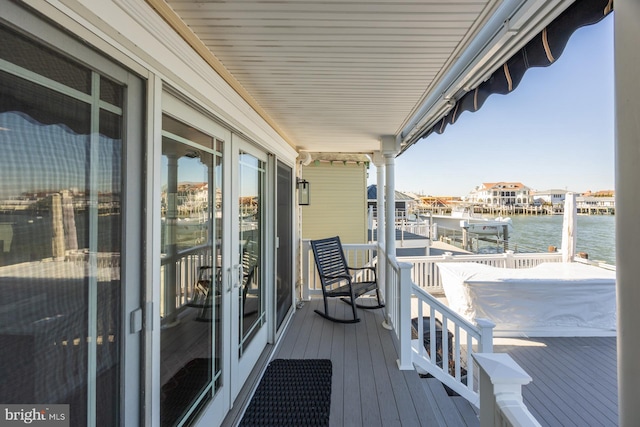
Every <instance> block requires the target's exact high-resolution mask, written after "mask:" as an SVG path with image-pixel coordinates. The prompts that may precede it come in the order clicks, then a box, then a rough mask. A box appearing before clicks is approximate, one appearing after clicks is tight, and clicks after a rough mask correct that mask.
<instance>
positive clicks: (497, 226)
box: [420, 205, 513, 236]
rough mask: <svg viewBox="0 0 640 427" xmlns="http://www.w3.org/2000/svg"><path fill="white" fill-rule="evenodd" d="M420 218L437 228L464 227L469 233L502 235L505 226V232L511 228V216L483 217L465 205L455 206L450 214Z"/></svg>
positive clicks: (422, 216) (457, 228) (451, 228)
mask: <svg viewBox="0 0 640 427" xmlns="http://www.w3.org/2000/svg"><path fill="white" fill-rule="evenodd" d="M420 218H421V219H422V220H427V221H429V222H430V223H431V224H437V226H438V228H446V229H450V230H462V229H466V230H467V231H469V232H470V233H475V234H481V235H491V236H502V235H504V232H505V226H506V231H507V233H510V232H511V231H512V229H513V225H512V221H511V218H509V217H497V218H494V219H490V218H484V217H482V216H480V215H478V214H475V213H474V212H473V209H472V207H471V206H467V205H459V206H455V207H454V208H453V209H452V211H451V214H450V215H433V214H431V215H420Z"/></svg>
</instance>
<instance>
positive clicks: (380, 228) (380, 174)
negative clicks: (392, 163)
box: [371, 151, 389, 312]
mask: <svg viewBox="0 0 640 427" xmlns="http://www.w3.org/2000/svg"><path fill="white" fill-rule="evenodd" d="M373 164H374V165H375V166H376V212H377V214H376V215H377V216H378V218H377V220H376V241H377V244H378V282H380V281H381V280H384V282H383V283H378V286H379V287H380V289H382V292H384V300H385V301H386V300H387V295H389V294H388V293H387V288H386V286H383V285H384V284H386V283H388V280H386V279H387V276H386V271H387V269H386V262H384V259H382V257H381V256H380V254H384V253H386V245H385V233H386V231H385V230H386V229H385V220H384V218H385V212H384V209H385V208H384V176H385V170H384V156H383V155H382V153H381V152H380V151H377V152H375V153H373ZM371 232H372V233H373V230H372V231H371ZM385 312H386V309H385Z"/></svg>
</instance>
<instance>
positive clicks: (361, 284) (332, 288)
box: [311, 236, 384, 323]
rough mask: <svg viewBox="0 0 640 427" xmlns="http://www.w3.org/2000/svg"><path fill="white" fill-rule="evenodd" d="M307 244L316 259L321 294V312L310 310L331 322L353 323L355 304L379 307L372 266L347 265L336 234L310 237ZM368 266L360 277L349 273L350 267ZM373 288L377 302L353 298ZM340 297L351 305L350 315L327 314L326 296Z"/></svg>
mask: <svg viewBox="0 0 640 427" xmlns="http://www.w3.org/2000/svg"><path fill="white" fill-rule="evenodd" d="M311 248H312V249H313V256H314V258H315V260H316V266H317V268H318V275H319V276H320V283H321V284H322V297H323V299H324V313H323V312H321V311H319V310H314V311H315V312H316V313H318V314H319V315H320V316H322V317H324V318H326V319H329V320H331V321H334V322H340V323H356V322H359V321H360V319H359V318H358V315H357V313H356V307H359V308H364V309H373V308H382V307H384V304H383V303H382V302H381V301H380V289H379V288H378V281H377V277H376V270H375V268H373V267H360V268H353V267H349V266H348V265H347V261H346V259H345V257H344V252H343V250H342V244H341V243H340V238H339V237H338V236H336V237H330V238H327V239H321V240H312V241H311ZM354 270H370V272H367V273H365V275H364V280H361V281H357V280H355V279H354V278H353V277H352V274H350V271H354ZM374 290H375V291H376V297H377V299H378V305H360V304H357V303H356V299H358V298H359V297H361V296H362V295H364V294H366V293H368V292H371V291H374ZM332 297H340V299H341V300H342V301H344V302H346V303H347V304H349V305H351V307H352V309H353V319H338V318H335V317H332V316H330V315H329V314H328V305H327V298H332Z"/></svg>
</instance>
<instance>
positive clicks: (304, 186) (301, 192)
mask: <svg viewBox="0 0 640 427" xmlns="http://www.w3.org/2000/svg"><path fill="white" fill-rule="evenodd" d="M296 185H297V187H298V204H299V205H302V206H309V202H310V199H311V195H310V194H309V190H310V187H311V184H309V181H307V180H306V179H300V178H298V181H297V182H296Z"/></svg>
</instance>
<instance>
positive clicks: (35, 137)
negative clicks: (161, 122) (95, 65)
mask: <svg viewBox="0 0 640 427" xmlns="http://www.w3.org/2000/svg"><path fill="white" fill-rule="evenodd" d="M40 24H41V23H40ZM52 33H54V32H53V31H52ZM56 34H57V33H56ZM57 36H58V37H62V36H61V35H60V34H57ZM0 38H1V39H2V40H3V45H5V46H11V48H10V49H0V59H2V62H1V63H0V100H1V101H0V146H2V150H3V155H2V156H1V157H0V170H2V184H0V349H1V351H0V372H1V373H2V374H1V375H0V376H1V377H2V379H1V380H0V402H3V403H5V404H10V403H15V404H30V405H37V404H46V405H50V404H67V405H69V413H68V414H67V415H68V416H69V418H70V419H71V420H72V421H71V425H89V426H94V425H96V424H98V420H99V422H100V423H102V424H105V425H118V423H119V422H120V416H119V414H120V413H121V411H122V404H123V396H122V393H121V390H123V389H124V386H123V383H126V380H123V379H122V378H123V371H124V366H125V363H123V360H124V358H125V357H126V355H124V354H123V352H122V349H123V347H124V346H123V343H124V341H125V340H126V339H127V336H126V335H125V334H123V333H122V331H124V329H125V328H124V326H123V322H122V319H123V317H124V306H123V302H125V301H127V302H128V303H132V304H134V305H139V304H138V298H139V289H138V288H136V289H134V290H131V292H130V293H127V290H126V289H124V288H125V281H124V280H123V276H124V274H125V273H124V272H125V271H126V270H125V269H124V267H123V264H122V263H121V257H122V256H123V254H124V255H126V254H127V253H126V251H125V245H124V241H125V239H123V237H125V238H126V236H123V224H124V223H125V221H126V220H127V218H130V217H131V214H128V215H125V214H124V212H139V210H140V209H139V207H140V206H139V205H137V206H135V202H134V205H131V206H130V209H128V210H127V209H125V205H124V204H125V200H126V195H127V191H125V189H124V185H123V183H124V180H123V176H124V175H123V172H124V170H123V167H125V166H124V165H126V163H125V158H126V154H128V153H131V151H128V150H133V147H134V146H136V144H138V145H137V147H138V149H139V141H137V140H136V139H135V137H134V135H133V134H132V135H128V134H126V132H125V131H124V125H123V123H124V122H125V121H129V122H134V123H135V122H137V123H139V122H141V117H140V115H139V114H133V113H131V111H133V110H134V108H129V104H127V102H126V101H124V100H125V99H129V100H131V99H140V98H141V97H143V94H142V90H141V89H140V82H139V81H137V83H136V84H133V86H129V87H127V86H125V85H122V84H119V83H115V82H113V81H112V80H109V79H107V78H105V77H104V76H102V75H100V74H99V73H97V72H95V71H92V70H91V69H89V68H86V67H85V66H84V65H82V64H80V63H76V62H75V61H73V60H72V59H70V58H66V57H64V56H62V55H61V54H59V53H58V52H56V51H53V50H50V49H48V48H46V47H44V46H41V45H40V44H38V42H36V41H34V40H31V39H30V38H27V37H25V36H23V35H21V34H18V33H16V32H14V31H13V30H10V29H8V28H5V27H3V26H0ZM52 38H55V37H52ZM68 42H69V43H73V41H68ZM88 62H91V61H88ZM112 68H113V67H111V65H109V64H107V65H106V66H105V67H101V69H104V70H107V69H108V70H109V71H111V69H112ZM105 72H106V71H105ZM132 80H133V78H132ZM105 82H108V83H105ZM106 85H108V86H109V88H110V89H109V90H110V92H111V96H107V95H106V91H107V89H106ZM132 87H137V89H132ZM127 91H128V92H127ZM103 92H104V93H103ZM125 93H127V94H128V97H125V96H124V94H125ZM138 113H139V111H138ZM128 114H129V116H127V115H128ZM125 117H128V120H125ZM126 136H129V138H130V139H129V141H130V142H131V144H130V145H127V144H125V143H124V141H125V137H126ZM134 157H135V156H134ZM136 172H139V170H138V171H136ZM133 175H135V173H134V174H132V182H134V183H137V182H138V181H137V180H136V178H133ZM131 191H132V192H135V191H136V190H135V189H131ZM138 203H139V199H138ZM134 234H135V233H132V234H131V236H130V238H131V239H135V240H136V241H140V240H141V236H139V235H138V236H135V235H134ZM138 254H139V251H131V252H130V255H131V257H132V259H133V262H137V261H139V255H138ZM137 277H138V278H139V277H140V276H139V274H138V275H137ZM135 283H136V285H139V279H138V280H136V282H135ZM129 295H130V296H131V299H130V300H128V298H129ZM132 301H133V302H132ZM130 348H131V351H132V353H135V352H136V351H137V347H136V344H133V345H132V346H131V347H130ZM138 362H139V361H138V360H135V361H133V364H135V365H136V370H137V371H139V365H138ZM135 391H136V392H137V390H135Z"/></svg>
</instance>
